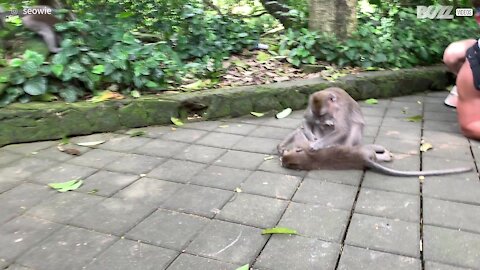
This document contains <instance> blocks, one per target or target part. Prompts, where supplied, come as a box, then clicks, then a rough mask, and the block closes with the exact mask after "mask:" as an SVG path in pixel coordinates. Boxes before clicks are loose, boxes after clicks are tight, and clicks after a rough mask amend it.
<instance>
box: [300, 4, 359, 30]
mask: <svg viewBox="0 0 480 270" xmlns="http://www.w3.org/2000/svg"><path fill="white" fill-rule="evenodd" d="M309 1H310V17H309V23H308V27H309V29H310V30H312V31H317V32H326V33H333V34H335V35H336V36H337V37H338V38H340V39H344V38H346V37H348V36H349V35H350V34H351V33H352V32H353V31H354V30H355V27H356V25H357V17H356V6H357V0H309Z"/></svg>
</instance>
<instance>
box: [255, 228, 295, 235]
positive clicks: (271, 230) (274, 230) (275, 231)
mask: <svg viewBox="0 0 480 270" xmlns="http://www.w3.org/2000/svg"><path fill="white" fill-rule="evenodd" d="M262 234H297V231H296V230H293V229H290V228H285V227H275V228H268V229H265V230H263V231H262Z"/></svg>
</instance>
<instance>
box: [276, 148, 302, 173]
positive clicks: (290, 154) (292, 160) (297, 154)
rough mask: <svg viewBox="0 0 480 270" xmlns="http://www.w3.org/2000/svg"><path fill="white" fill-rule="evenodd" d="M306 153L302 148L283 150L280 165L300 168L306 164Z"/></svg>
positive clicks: (295, 168)
mask: <svg viewBox="0 0 480 270" xmlns="http://www.w3.org/2000/svg"><path fill="white" fill-rule="evenodd" d="M306 159H307V155H306V153H305V150H303V149H302V148H295V149H288V150H285V151H284V152H283V155H282V158H281V161H282V166H283V167H285V168H289V169H294V170H301V169H302V168H303V167H302V165H304V164H307V161H306Z"/></svg>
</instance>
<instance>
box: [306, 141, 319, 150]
mask: <svg viewBox="0 0 480 270" xmlns="http://www.w3.org/2000/svg"><path fill="white" fill-rule="evenodd" d="M320 148H322V147H321V144H320V143H319V141H315V142H312V143H310V146H309V147H308V151H311V152H315V151H318V150H319V149H320Z"/></svg>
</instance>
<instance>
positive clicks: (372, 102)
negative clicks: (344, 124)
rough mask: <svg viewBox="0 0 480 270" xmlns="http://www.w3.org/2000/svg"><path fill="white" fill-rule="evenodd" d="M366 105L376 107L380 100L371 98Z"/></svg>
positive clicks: (366, 101)
mask: <svg viewBox="0 0 480 270" xmlns="http://www.w3.org/2000/svg"><path fill="white" fill-rule="evenodd" d="M365 103H367V104H370V105H374V104H378V100H377V99H375V98H369V99H367V100H365Z"/></svg>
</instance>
